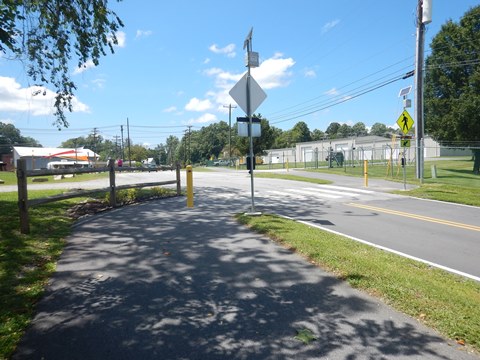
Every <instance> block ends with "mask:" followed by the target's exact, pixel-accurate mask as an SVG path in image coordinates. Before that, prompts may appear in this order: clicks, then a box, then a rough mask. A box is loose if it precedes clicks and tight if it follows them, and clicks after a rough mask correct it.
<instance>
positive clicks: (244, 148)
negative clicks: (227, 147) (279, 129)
mask: <svg viewBox="0 0 480 360" xmlns="http://www.w3.org/2000/svg"><path fill="white" fill-rule="evenodd" d="M254 117H256V118H259V119H260V127H261V136H260V137H255V138H253V154H254V155H255V156H257V155H262V154H263V153H264V152H265V150H268V149H271V148H272V145H273V143H274V141H275V139H274V133H275V132H274V130H273V129H272V128H271V127H270V124H269V123H268V120H267V119H263V118H262V116H261V115H260V114H258V115H254ZM236 147H237V149H238V151H239V152H240V155H248V154H249V153H250V139H249V138H248V137H237V143H236Z"/></svg>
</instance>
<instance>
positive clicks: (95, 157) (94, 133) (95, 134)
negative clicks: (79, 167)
mask: <svg viewBox="0 0 480 360" xmlns="http://www.w3.org/2000/svg"><path fill="white" fill-rule="evenodd" d="M93 152H94V154H95V155H93V159H94V165H93V166H94V167H95V166H96V165H97V128H93Z"/></svg>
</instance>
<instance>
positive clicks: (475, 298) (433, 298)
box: [238, 215, 480, 351]
mask: <svg viewBox="0 0 480 360" xmlns="http://www.w3.org/2000/svg"><path fill="white" fill-rule="evenodd" d="M238 219H239V221H240V222H242V223H243V224H247V225H249V226H250V227H252V229H253V230H255V231H258V232H260V233H262V234H266V235H268V236H269V237H271V238H272V239H274V240H275V241H277V242H279V243H281V244H282V245H284V246H286V247H288V248H290V249H293V250H295V251H296V252H298V253H299V254H301V255H303V256H304V257H306V258H307V259H308V260H309V261H311V262H313V263H315V264H317V265H318V266H319V267H321V268H323V269H325V270H326V271H329V272H332V273H333V274H335V275H336V276H337V277H338V278H340V279H343V280H345V281H347V282H348V283H349V284H350V285H352V286H353V287H355V288H358V289H361V290H363V291H365V292H367V293H369V294H371V295H373V296H376V297H378V298H380V299H382V300H383V301H384V302H386V303H387V304H389V305H390V306H392V307H394V308H396V309H398V310H399V311H401V312H403V313H405V314H408V315H410V316H412V317H414V318H417V319H418V320H420V321H422V322H424V323H425V324H426V325H427V326H429V327H431V328H433V329H436V330H437V331H439V332H440V333H441V334H442V335H444V336H445V337H448V338H450V339H454V340H457V341H465V343H466V344H467V345H468V346H471V347H472V348H473V349H475V350H476V351H480V284H479V283H477V282H475V281H472V280H467V279H464V278H461V277H459V276H456V275H452V274H450V273H447V272H445V271H442V270H439V269H435V268H431V267H429V266H427V265H425V264H423V263H419V262H415V261H413V260H409V259H406V258H402V257H400V256H397V255H394V254H391V253H388V252H385V251H381V250H378V249H375V248H373V247H369V246H367V245H364V244H361V243H358V242H355V241H353V240H350V239H347V238H344V237H342V236H339V235H334V234H331V233H328V232H325V231H322V230H320V229H315V228H312V227H309V226H306V225H303V224H299V223H296V222H294V221H291V220H287V219H284V218H280V217H277V216H272V215H262V216H259V217H248V216H244V215H238Z"/></svg>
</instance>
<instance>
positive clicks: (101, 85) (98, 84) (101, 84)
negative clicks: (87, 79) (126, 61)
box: [92, 78, 106, 89]
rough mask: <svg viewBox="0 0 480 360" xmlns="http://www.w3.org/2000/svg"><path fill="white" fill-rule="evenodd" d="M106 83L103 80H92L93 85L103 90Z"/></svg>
mask: <svg viewBox="0 0 480 360" xmlns="http://www.w3.org/2000/svg"><path fill="white" fill-rule="evenodd" d="M105 83H106V80H105V79H101V78H98V79H94V80H92V84H93V85H95V86H96V87H97V88H99V89H103V88H104V87H105Z"/></svg>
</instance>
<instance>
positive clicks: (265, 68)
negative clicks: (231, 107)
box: [203, 53, 295, 113]
mask: <svg viewBox="0 0 480 360" xmlns="http://www.w3.org/2000/svg"><path fill="white" fill-rule="evenodd" d="M294 64H295V62H294V61H293V59H291V58H284V56H283V55H282V54H280V53H277V54H275V55H274V56H273V57H272V58H269V59H266V60H265V61H263V62H262V63H261V65H260V66H259V67H258V68H255V69H252V75H253V77H254V78H255V80H256V81H257V82H258V83H259V84H260V86H261V87H262V88H263V89H264V90H266V89H273V88H276V87H284V86H287V85H288V84H289V79H290V77H291V76H292V73H291V71H290V69H291V67H292V66H293V65H294ZM203 74H204V75H206V76H209V77H212V78H214V81H215V88H214V89H212V90H210V91H208V92H207V93H206V94H205V97H206V98H208V99H210V103H211V105H212V108H213V107H216V110H217V112H219V113H228V109H226V108H224V107H223V106H224V105H228V104H235V101H234V100H233V99H232V98H231V97H230V95H229V91H230V90H231V89H232V87H233V86H234V85H235V84H236V83H237V81H238V80H240V78H241V77H242V76H243V74H244V73H231V72H228V71H225V70H223V69H221V68H210V69H206V70H205V71H204V72H203Z"/></svg>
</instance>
